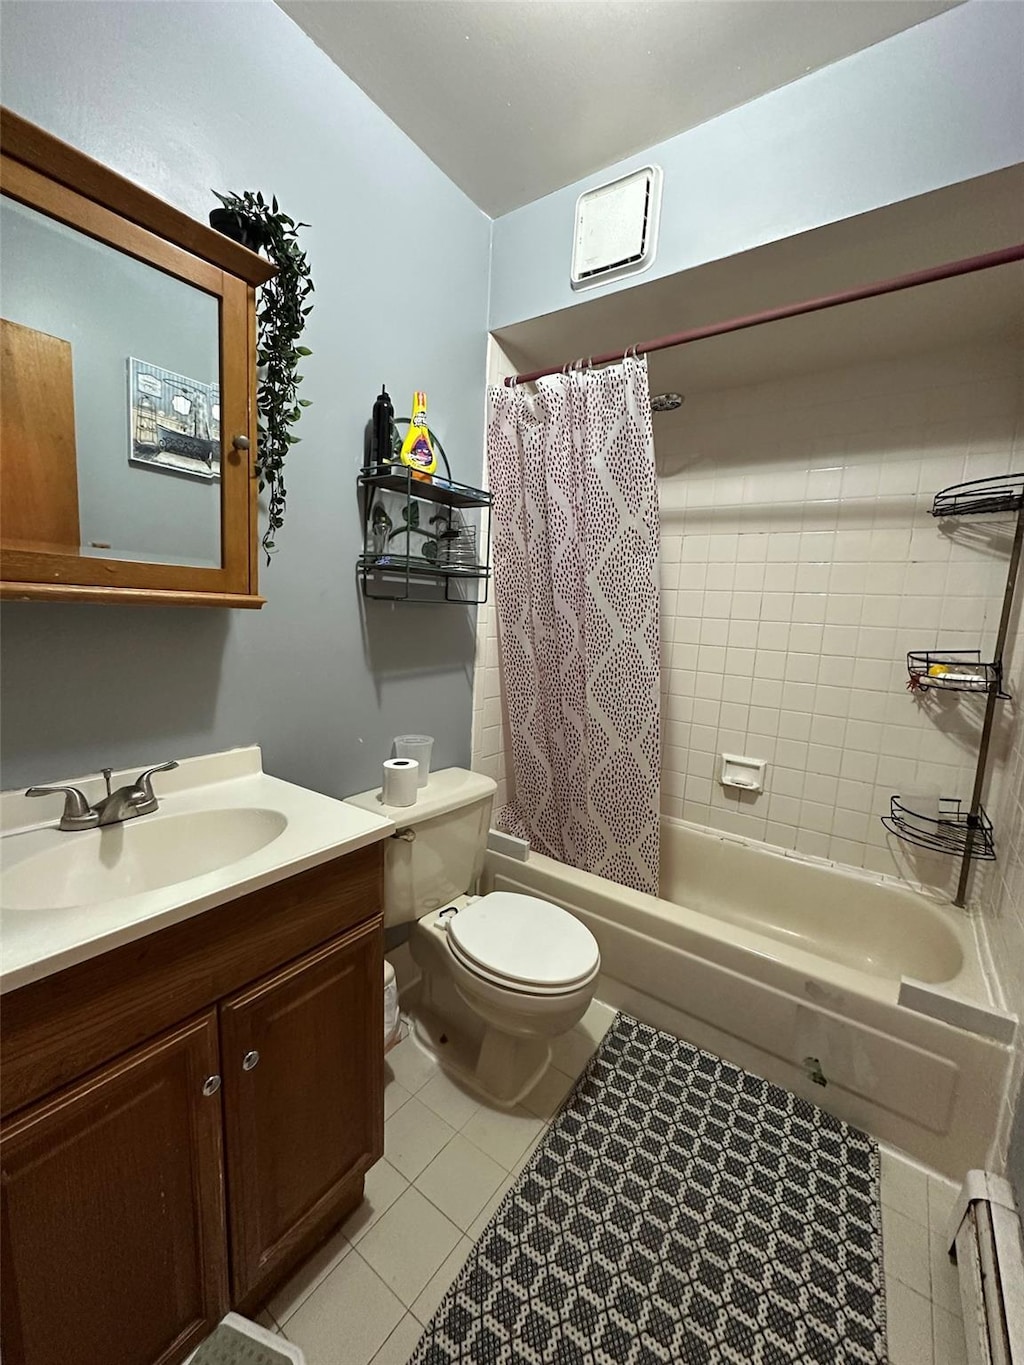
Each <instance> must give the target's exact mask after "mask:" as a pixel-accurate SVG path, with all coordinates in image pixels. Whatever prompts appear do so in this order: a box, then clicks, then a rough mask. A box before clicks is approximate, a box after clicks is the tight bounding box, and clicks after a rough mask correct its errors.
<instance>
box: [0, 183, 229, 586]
mask: <svg viewBox="0 0 1024 1365" xmlns="http://www.w3.org/2000/svg"><path fill="white" fill-rule="evenodd" d="M0 237H2V240H3V253H2V257H0V301H2V306H0V312H2V322H0V330H2V342H3V374H4V404H3V429H2V450H3V452H4V453H3V459H2V461H0V506H2V510H3V521H2V540H3V544H4V547H5V548H11V549H19V550H29V551H34V552H37V553H39V552H42V553H44V554H54V555H79V556H82V557H94V558H102V559H107V560H109V559H117V560H128V561H134V562H136V563H149V564H168V565H186V566H191V567H199V568H213V569H219V568H220V567H221V565H222V562H223V549H222V543H221V524H222V515H221V487H222V485H221V435H220V415H221V414H220V392H221V373H220V330H221V329H220V299H219V298H218V297H217V296H215V295H213V294H209V293H206V292H205V291H204V290H202V289H198V288H196V287H195V286H193V285H191V284H188V283H186V282H185V281H184V280H182V279H179V278H177V277H175V276H173V275H170V274H167V273H165V272H164V271H162V270H160V269H157V268H155V267H154V266H152V265H148V264H146V263H144V262H143V261H140V260H137V259H135V258H134V257H133V256H129V255H127V254H126V253H125V252H122V251H119V250H117V249H116V248H114V247H112V246H109V245H107V244H106V243H105V242H101V241H98V240H96V239H95V238H93V237H90V236H87V235H86V234H85V233H83V232H79V231H77V230H76V229H75V228H72V227H69V226H67V225H65V224H64V223H61V222H58V221H57V220H56V219H54V218H50V217H48V216H46V215H45V214H42V213H39V212H37V211H36V210H35V209H32V208H29V207H27V206H26V205H25V204H23V203H20V202H18V201H17V200H15V199H12V198H9V197H7V196H4V197H3V198H2V199H0Z"/></svg>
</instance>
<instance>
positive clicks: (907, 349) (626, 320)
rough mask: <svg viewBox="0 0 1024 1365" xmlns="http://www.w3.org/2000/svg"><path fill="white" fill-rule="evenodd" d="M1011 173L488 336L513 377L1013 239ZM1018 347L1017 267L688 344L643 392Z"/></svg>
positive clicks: (1022, 283)
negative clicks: (514, 371) (946, 351)
mask: <svg viewBox="0 0 1024 1365" xmlns="http://www.w3.org/2000/svg"><path fill="white" fill-rule="evenodd" d="M1022 204H1024V166H1014V167H1010V168H1008V169H1007V170H1003V171H996V172H993V173H992V174H991V175H986V176H980V177H978V178H977V179H975V180H969V181H965V182H963V183H962V184H959V185H952V186H949V187H948V188H946V189H942V190H936V191H934V192H933V193H931V194H925V195H919V196H918V197H916V198H914V199H907V200H904V201H902V202H901V203H898V204H893V205H891V206H890V207H888V208H884V209H878V210H876V211H875V212H873V213H868V214H863V215H860V216H859V217H856V218H848V219H845V220H844V221H843V222H841V223H834V224H831V225H830V226H828V227H824V228H819V229H817V230H816V231H814V232H806V233H802V234H799V235H798V236H795V237H789V238H786V239H785V240H784V241H780V242H773V243H771V244H770V245H769V246H764V247H759V248H758V249H757V250H755V251H748V252H744V253H743V254H742V255H739V256H732V257H729V258H728V259H726V260H722V261H714V262H711V263H710V264H708V265H703V266H699V267H698V268H697V269H694V270H687V271H682V272H680V273H679V274H677V275H670V276H667V277H665V278H663V279H660V280H653V281H651V282H650V283H648V284H643V285H637V286H635V287H634V288H632V289H623V290H620V291H618V292H616V293H613V294H606V295H604V296H603V297H599V298H595V299H592V300H588V301H587V302H586V303H580V304H576V305H575V306H573V307H570V308H564V309H561V310H560V311H558V312H555V313H548V314H546V315H544V316H543V317H539V318H531V319H530V320H528V321H526V322H521V323H516V324H514V325H513V326H510V327H504V328H500V329H499V330H498V331H497V332H495V334H494V335H495V337H496V339H497V340H498V341H499V343H500V344H501V345H502V347H503V348H504V349H505V350H506V353H507V354H508V356H509V358H510V360H511V361H512V363H513V364H515V365H516V367H517V368H518V369H519V371H520V373H528V372H530V371H532V370H535V369H541V368H543V367H546V366H549V365H555V366H561V365H563V364H564V363H565V362H566V361H569V360H572V359H573V358H577V357H586V356H588V355H600V354H603V353H605V352H609V351H616V350H618V351H624V350H625V349H626V348H627V347H628V346H629V345H631V344H633V343H636V342H641V341H645V340H647V339H650V338H653V337H660V336H667V335H669V334H671V333H674V332H680V331H683V330H684V329H688V328H691V327H700V326H704V325H707V324H710V323H715V322H721V321H723V320H725V319H726V318H731V317H740V316H747V315H749V314H751V313H756V312H760V311H762V310H763V309H767V308H775V307H780V306H782V305H784V304H789V303H797V302H799V301H800V300H801V299H809V298H815V297H818V296H820V295H823V294H828V293H832V292H835V291H838V290H842V289H851V288H855V287H857V286H859V285H865V284H871V283H872V282H874V281H876V280H884V279H890V278H892V277H893V276H896V275H903V274H908V273H910V272H911V271H916V270H924V269H927V268H929V267H931V266H935V265H940V264H943V263H944V262H946V261H954V260H960V259H962V258H965V257H968V256H975V255H980V254H982V253H983V252H988V251H997V250H999V249H1000V248H1001V247H1006V246H1012V245H1013V244H1014V243H1016V242H1019V241H1020V240H1021V235H1022V233H1021V228H1022V218H1021V205H1022ZM960 342H962V343H964V344H972V343H985V342H1010V343H1011V344H1016V345H1018V346H1019V345H1021V343H1022V342H1024V265H1022V264H1017V265H1011V266H1000V267H997V268H996V269H993V270H984V271H980V272H978V273H977V274H974V275H969V276H963V277H961V278H958V279H952V280H947V281H943V282H942V283H939V284H929V285H922V286H920V287H919V288H915V289H908V290H906V291H904V292H902V293H898V294H889V295H886V296H884V297H880V298H876V299H869V300H864V301H862V302H860V303H852V304H845V305H843V306H842V307H840V308H832V309H828V310H827V311H824V312H819V313H811V314H807V315H805V316H802V317H796V318H789V319H787V320H785V321H783V322H772V323H768V324H766V325H765V326H761V327H755V328H751V329H750V330H749V331H742V332H733V333H730V334H728V335H725V336H720V337H714V338H711V339H708V340H705V341H698V342H693V343H691V344H689V345H686V346H678V347H675V348H673V349H670V350H664V351H658V352H654V353H652V354H651V356H650V357H649V365H650V380H651V392H652V393H660V392H663V391H665V390H669V391H675V392H678V393H682V394H687V393H689V394H695V393H699V392H703V391H708V390H718V389H731V388H737V387H740V386H744V385H749V384H761V383H766V382H769V381H771V380H774V379H781V378H784V377H787V376H794V375H800V374H807V373H810V372H813V371H819V370H828V369H834V368H837V367H839V366H842V365H849V364H857V363H861V362H864V361H868V360H880V359H885V358H888V357H893V356H898V355H908V354H915V353H918V354H919V353H921V352H924V351H928V350H934V349H936V348H940V347H946V346H954V345H956V344H958V343H960Z"/></svg>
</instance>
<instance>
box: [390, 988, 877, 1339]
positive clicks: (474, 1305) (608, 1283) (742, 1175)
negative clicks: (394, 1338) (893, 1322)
mask: <svg viewBox="0 0 1024 1365" xmlns="http://www.w3.org/2000/svg"><path fill="white" fill-rule="evenodd" d="M885 1359H886V1352H885V1298H884V1290H883V1284H882V1235H881V1209H880V1206H879V1200H878V1148H877V1146H876V1145H875V1143H874V1142H873V1141H872V1139H871V1138H869V1137H867V1136H865V1134H864V1133H860V1132H858V1131H857V1130H856V1129H855V1128H850V1127H848V1126H847V1125H846V1124H845V1123H841V1122H840V1121H839V1120H838V1119H835V1118H833V1117H832V1116H831V1115H829V1114H826V1113H824V1112H823V1111H822V1110H821V1109H818V1108H816V1107H815V1106H814V1105H811V1104H808V1103H806V1101H804V1100H800V1099H797V1097H796V1096H795V1095H790V1094H788V1093H787V1092H786V1091H784V1090H780V1089H779V1088H778V1086H774V1085H769V1083H768V1082H767V1081H763V1080H760V1079H759V1078H758V1077H757V1076H752V1075H750V1074H749V1073H747V1072H745V1071H741V1070H740V1069H739V1068H738V1067H735V1066H730V1065H729V1064H728V1063H726V1062H723V1061H722V1060H721V1059H720V1058H718V1057H713V1056H711V1055H710V1054H708V1053H706V1052H701V1051H700V1050H699V1049H697V1048H695V1047H691V1046H690V1045H689V1044H688V1043H683V1042H680V1041H679V1039H677V1038H673V1037H671V1036H670V1035H669V1034H667V1033H660V1032H658V1030H657V1029H652V1028H648V1027H647V1026H646V1025H644V1024H641V1023H638V1022H637V1021H636V1020H635V1019H630V1018H628V1017H627V1016H626V1015H622V1014H620V1015H619V1016H618V1017H617V1018H616V1020H615V1023H614V1024H613V1025H612V1027H611V1029H610V1031H609V1032H608V1034H607V1036H606V1038H605V1040H604V1042H603V1044H602V1045H601V1048H600V1049H599V1051H598V1052H597V1054H596V1056H595V1057H594V1058H593V1059H592V1060H591V1062H590V1065H589V1066H588V1067H587V1069H586V1071H585V1072H584V1073H583V1075H582V1076H581V1077H580V1079H579V1081H578V1082H577V1085H576V1088H575V1090H574V1091H573V1092H572V1094H571V1095H570V1097H569V1099H568V1100H567V1101H566V1104H565V1106H564V1107H563V1109H562V1111H561V1113H560V1114H559V1116H558V1118H557V1119H556V1120H555V1122H554V1123H553V1124H552V1126H551V1128H550V1130H549V1132H548V1134H547V1136H546V1137H545V1139H544V1141H543V1142H542V1143H541V1145H540V1147H538V1149H537V1151H536V1153H535V1154H534V1156H533V1158H532V1159H531V1161H530V1163H529V1165H528V1166H527V1167H526V1169H525V1170H524V1171H523V1173H522V1175H521V1176H520V1178H519V1180H518V1181H517V1182H516V1184H515V1186H514V1187H513V1188H512V1189H511V1190H510V1191H509V1193H508V1195H507V1196H506V1198H505V1200H504V1201H503V1203H502V1205H501V1207H500V1208H499V1209H498V1211H497V1213H496V1214H495V1215H494V1218H493V1219H492V1220H491V1222H490V1223H489V1224H488V1226H487V1228H486V1229H485V1231H484V1233H483V1235H482V1237H481V1238H480V1240H479V1241H478V1242H477V1244H476V1246H475V1247H474V1248H473V1251H472V1252H471V1253H470V1256H469V1260H468V1261H467V1263H466V1265H465V1266H464V1268H463V1270H462V1272H461V1273H460V1275H459V1277H458V1279H457V1280H456V1281H455V1283H454V1284H453V1285H452V1287H451V1289H450V1290H449V1291H448V1293H447V1295H446V1296H445V1299H444V1301H443V1302H442V1304H441V1306H440V1308H438V1310H437V1312H436V1313H435V1315H434V1317H433V1318H432V1320H431V1322H430V1325H429V1326H428V1327H427V1330H426V1332H425V1333H424V1335H423V1337H422V1338H421V1340H420V1343H419V1345H418V1347H417V1348H416V1351H415V1353H414V1355H413V1357H412V1360H411V1361H410V1365H450V1362H455V1361H460V1362H472V1365H499V1363H503V1362H528V1363H529V1365H664V1362H671V1363H672V1365H677V1363H678V1362H684V1363H685V1365H719V1362H721V1363H722V1365H789V1363H790V1362H799V1363H800V1365H804V1362H807V1365H847V1363H850V1365H852V1363H853V1362H858V1365H867V1363H868V1362H870V1363H871V1365H878V1362H884V1361H885Z"/></svg>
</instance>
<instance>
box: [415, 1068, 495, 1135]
mask: <svg viewBox="0 0 1024 1365" xmlns="http://www.w3.org/2000/svg"><path fill="white" fill-rule="evenodd" d="M416 1098H417V1099H418V1100H419V1102H420V1104H425V1105H426V1106H427V1108H428V1109H432V1110H433V1111H434V1113H435V1114H437V1116H438V1118H442V1119H444V1121H445V1123H450V1124H451V1126H452V1127H453V1128H456V1129H458V1128H463V1127H465V1125H466V1124H467V1123H468V1122H469V1120H470V1119H471V1118H472V1117H473V1115H474V1114H475V1113H476V1111H477V1110H478V1109H479V1108H480V1100H479V1098H478V1097H477V1096H476V1095H471V1094H470V1093H469V1091H468V1090H464V1089H463V1087H462V1086H461V1085H459V1083H458V1081H455V1080H453V1079H452V1078H451V1076H448V1075H446V1074H445V1073H444V1071H438V1072H437V1073H436V1074H435V1075H434V1076H432V1077H431V1078H430V1080H429V1081H427V1083H426V1085H425V1086H424V1087H423V1089H422V1090H419V1091H417V1092H416Z"/></svg>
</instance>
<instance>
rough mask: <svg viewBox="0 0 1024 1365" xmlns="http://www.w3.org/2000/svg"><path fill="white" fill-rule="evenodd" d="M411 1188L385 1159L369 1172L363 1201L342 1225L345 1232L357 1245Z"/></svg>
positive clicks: (354, 1244)
mask: <svg viewBox="0 0 1024 1365" xmlns="http://www.w3.org/2000/svg"><path fill="white" fill-rule="evenodd" d="M408 1188H409V1182H408V1180H406V1178H405V1176H404V1175H401V1174H400V1173H399V1172H398V1171H396V1170H395V1168H394V1166H392V1165H391V1164H390V1162H388V1161H385V1160H384V1159H383V1157H382V1158H381V1160H380V1161H378V1162H377V1164H376V1165H375V1166H371V1167H370V1169H369V1170H368V1171H367V1173H366V1182H365V1184H364V1187H363V1202H362V1203H361V1204H360V1205H359V1207H358V1208H357V1209H356V1210H354V1212H352V1213H350V1214H349V1216H348V1218H346V1220H345V1222H344V1223H343V1224H342V1228H341V1230H342V1232H343V1233H344V1234H345V1236H346V1237H347V1238H348V1240H349V1241H350V1242H351V1243H352V1245H353V1246H356V1245H357V1244H358V1243H359V1241H360V1239H361V1238H363V1237H365V1236H366V1234H367V1232H368V1231H369V1230H370V1228H372V1227H373V1225H374V1223H376V1222H377V1220H378V1219H379V1218H380V1216H381V1214H383V1213H386V1212H387V1210H388V1209H389V1208H390V1207H391V1205H392V1204H393V1203H394V1202H395V1200H396V1199H397V1198H398V1196H399V1195H400V1194H402V1193H403V1192H404V1191H405V1190H407V1189H408Z"/></svg>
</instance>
